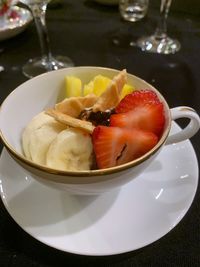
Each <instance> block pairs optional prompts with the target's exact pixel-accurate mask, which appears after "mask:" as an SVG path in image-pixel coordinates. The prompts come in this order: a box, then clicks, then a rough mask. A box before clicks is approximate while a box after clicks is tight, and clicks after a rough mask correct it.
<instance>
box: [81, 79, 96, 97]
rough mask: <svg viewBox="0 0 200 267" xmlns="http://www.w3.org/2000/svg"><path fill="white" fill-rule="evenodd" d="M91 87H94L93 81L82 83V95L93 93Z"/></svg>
mask: <svg viewBox="0 0 200 267" xmlns="http://www.w3.org/2000/svg"><path fill="white" fill-rule="evenodd" d="M93 88H94V82H93V81H91V82H89V83H88V84H86V85H84V87H83V96H86V95H89V94H92V93H94V92H93Z"/></svg>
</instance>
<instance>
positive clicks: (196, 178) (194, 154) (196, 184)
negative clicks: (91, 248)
mask: <svg viewBox="0 0 200 267" xmlns="http://www.w3.org/2000/svg"><path fill="white" fill-rule="evenodd" d="M173 124H174V125H175V128H180V127H179V126H178V124H177V123H176V122H173ZM183 142H184V143H185V142H187V146H189V147H190V149H191V153H192V154H193V155H192V156H193V157H194V159H195V160H194V166H195V169H194V172H195V183H193V190H192V192H191V194H190V195H191V196H190V198H189V200H188V203H187V204H188V205H186V207H185V208H184V211H183V212H182V213H181V216H178V220H176V223H175V224H174V225H173V227H172V228H171V229H169V230H168V231H167V232H166V229H165V231H164V233H162V234H159V236H158V238H153V240H151V241H147V243H145V244H143V245H141V246H137V247H136V248H134V249H129V250H127V249H125V250H120V252H119V251H117V252H115V251H113V253H110V252H109V253H101V252H100V253H97V252H95V253H93V252H92V253H91V252H85V251H84V252H81V251H75V250H74V249H72V250H69V249H64V248H63V249H62V248H60V247H59V246H53V245H52V244H49V243H48V242H45V241H44V240H41V239H40V238H38V236H37V235H34V234H33V233H31V231H30V230H29V229H25V228H26V227H24V226H22V225H21V224H20V223H18V222H17V221H16V219H15V217H14V215H13V214H12V211H11V210H10V208H9V205H8V204H7V201H6V199H5V198H3V197H2V195H3V186H2V184H0V187H1V189H2V190H0V196H1V200H2V203H3V205H4V207H5V209H6V211H7V212H8V214H9V215H10V216H11V218H12V219H13V220H14V221H15V223H16V224H17V225H18V226H19V227H20V228H21V229H22V230H23V231H24V232H26V233H27V234H28V235H29V236H31V237H33V238H34V239H36V240H37V241H39V242H40V243H42V244H45V245H47V246H48V247H51V248H54V249H56V250H59V251H62V252H67V253H71V254H74V255H82V256H113V255H120V254H125V253H129V252H131V251H136V250H139V249H142V248H145V247H147V246H149V245H151V244H153V243H155V242H156V241H158V240H159V239H161V238H163V237H164V236H166V235H168V234H169V233H170V232H171V231H172V230H173V229H174V228H175V227H177V225H178V224H179V223H180V222H181V220H182V219H183V218H184V217H185V215H186V214H187V212H188V210H189V209H190V207H191V205H192V203H193V201H194V198H195V195H196V192H197V188H198V183H199V166H198V159H197V155H196V152H195V149H194V147H193V145H192V143H191V141H190V140H185V141H183ZM3 152H6V153H8V151H7V150H6V149H5V148H3V150H2V152H1V154H3ZM8 154H9V153H8ZM0 156H1V155H0ZM9 156H10V155H9ZM11 160H13V159H12V158H11ZM13 161H14V160H13ZM17 165H18V166H20V165H19V164H18V163H17ZM24 172H25V173H26V172H27V171H26V170H25V169H24ZM31 178H32V177H31ZM32 179H33V180H34V178H32ZM34 181H35V180H34ZM126 186H127V185H126ZM47 190H48V189H47ZM66 193H67V192H66Z"/></svg>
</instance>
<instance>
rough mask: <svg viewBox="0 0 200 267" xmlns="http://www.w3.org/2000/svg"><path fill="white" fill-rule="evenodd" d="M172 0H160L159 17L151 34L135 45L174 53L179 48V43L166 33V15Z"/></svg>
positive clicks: (155, 51) (160, 51)
mask: <svg viewBox="0 0 200 267" xmlns="http://www.w3.org/2000/svg"><path fill="white" fill-rule="evenodd" d="M171 1H172V0H161V6H160V18H159V21H158V26H157V28H156V31H155V33H154V34H153V35H151V36H147V37H142V38H140V39H139V40H138V41H137V45H138V46H139V47H140V48H141V49H142V51H146V52H151V53H160V54H174V53H176V52H177V51H179V50H180V47H181V45H180V43H179V42H178V41H177V40H175V39H172V38H170V37H169V36H168V35H167V17H168V13H169V9H170V6H171Z"/></svg>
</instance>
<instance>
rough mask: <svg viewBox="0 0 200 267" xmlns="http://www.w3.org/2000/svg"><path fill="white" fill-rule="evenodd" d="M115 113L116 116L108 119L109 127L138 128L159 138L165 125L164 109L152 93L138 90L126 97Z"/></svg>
mask: <svg viewBox="0 0 200 267" xmlns="http://www.w3.org/2000/svg"><path fill="white" fill-rule="evenodd" d="M115 111H116V113H117V114H114V115H112V116H111V117H110V126H113V127H122V128H138V129H141V130H144V131H150V132H153V133H155V134H156V135H157V136H159V137H160V135H161V134H162V131H163V128H164V124H165V116H164V108H163V104H162V103H161V102H160V100H159V99H158V97H157V95H156V93H154V92H153V91H150V90H140V91H135V92H133V93H132V94H129V95H127V96H126V97H125V98H124V99H122V101H121V102H120V103H119V105H118V106H117V107H116V109H115Z"/></svg>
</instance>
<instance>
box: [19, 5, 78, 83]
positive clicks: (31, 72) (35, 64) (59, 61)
mask: <svg viewBox="0 0 200 267" xmlns="http://www.w3.org/2000/svg"><path fill="white" fill-rule="evenodd" d="M20 2H22V3H23V4H25V5H27V6H28V7H29V8H30V10H31V11H32V14H33V18H34V21H35V24H36V28H37V32H38V35H39V41H40V47H41V53H42V57H41V58H34V59H30V60H29V61H28V62H27V63H26V64H25V65H24V66H23V73H24V75H25V76H27V77H28V78H32V77H34V76H37V75H39V74H41V73H44V72H47V71H51V70H57V69H60V68H66V67H71V66H73V65H74V64H73V62H72V60H71V59H70V58H68V57H64V56H54V57H53V56H52V54H51V51H50V46H49V37H48V32H47V27H46V21H45V17H46V9H47V4H48V3H49V2H50V0H20Z"/></svg>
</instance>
